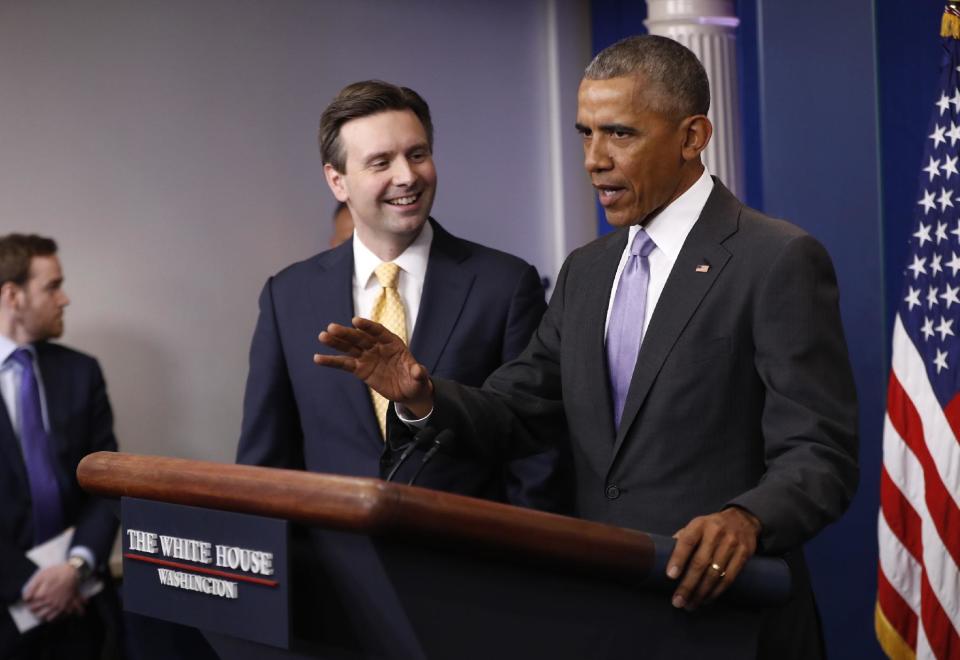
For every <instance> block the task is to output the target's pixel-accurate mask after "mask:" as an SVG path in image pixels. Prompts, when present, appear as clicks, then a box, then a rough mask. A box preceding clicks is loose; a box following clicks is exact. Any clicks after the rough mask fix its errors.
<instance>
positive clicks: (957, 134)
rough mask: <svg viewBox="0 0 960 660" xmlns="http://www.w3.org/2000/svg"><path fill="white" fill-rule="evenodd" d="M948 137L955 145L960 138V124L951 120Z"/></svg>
mask: <svg viewBox="0 0 960 660" xmlns="http://www.w3.org/2000/svg"><path fill="white" fill-rule="evenodd" d="M947 137H948V138H950V146H951V147H952V146H954V145H955V144H956V143H957V140H960V126H957V125H956V124H954V123H953V122H950V130H949V131H947Z"/></svg>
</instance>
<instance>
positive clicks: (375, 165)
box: [370, 158, 387, 170]
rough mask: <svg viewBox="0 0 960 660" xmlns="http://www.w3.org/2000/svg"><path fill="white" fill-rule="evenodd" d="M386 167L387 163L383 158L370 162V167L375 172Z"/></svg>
mask: <svg viewBox="0 0 960 660" xmlns="http://www.w3.org/2000/svg"><path fill="white" fill-rule="evenodd" d="M386 166H387V161H386V160H385V159H383V158H380V159H378V160H374V161H371V162H370V167H372V168H373V169H375V170H382V169H383V168H385V167H386Z"/></svg>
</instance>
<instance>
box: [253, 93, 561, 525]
mask: <svg viewBox="0 0 960 660" xmlns="http://www.w3.org/2000/svg"><path fill="white" fill-rule="evenodd" d="M320 150H321V156H322V158H323V163H324V174H325V176H326V180H327V183H328V184H329V186H330V189H331V190H332V191H333V194H334V196H335V197H336V198H337V200H338V201H340V202H342V203H344V204H345V205H346V207H347V208H348V210H349V213H350V215H352V216H353V221H354V224H355V231H354V234H353V237H352V240H348V241H346V242H345V243H343V244H342V245H340V246H339V247H337V248H335V249H332V250H329V251H327V252H323V253H321V254H319V255H317V256H314V257H312V258H310V259H308V260H306V261H303V262H300V263H296V264H293V265H292V266H290V267H288V268H286V269H285V270H283V271H281V272H280V273H279V274H277V275H276V276H274V277H271V278H270V279H269V280H268V281H267V283H266V285H265V286H264V288H263V291H262V293H261V296H260V318H259V320H258V322H257V327H256V330H255V332H254V336H253V341H252V345H251V348H250V373H249V377H248V379H247V388H246V395H245V397H244V414H243V427H242V431H241V437H240V442H239V448H238V451H237V460H238V462H240V463H247V464H254V465H265V466H273V467H286V468H298V469H307V470H311V471H315V472H327V473H335V474H346V475H356V476H384V474H383V473H384V472H385V471H387V470H385V469H384V468H387V469H389V465H390V463H389V458H390V454H391V452H396V450H397V448H396V447H390V446H388V445H386V444H385V442H384V431H383V428H384V427H383V425H384V418H385V415H386V407H387V402H386V400H384V399H383V398H382V397H379V396H378V395H376V394H374V393H372V392H371V391H370V390H369V389H368V388H367V387H365V386H364V385H363V384H362V383H360V382H358V381H357V380H356V379H354V378H352V377H350V376H349V375H347V374H341V373H337V372H333V371H320V370H317V369H316V368H314V367H313V364H312V361H311V357H312V355H313V353H314V351H315V350H316V337H317V334H318V332H319V331H320V330H321V329H323V328H324V327H326V325H327V324H328V323H330V322H331V321H337V322H340V323H346V322H349V320H350V318H351V317H352V316H354V315H362V316H372V317H374V318H379V319H381V320H382V321H383V322H384V323H391V324H392V326H391V327H393V328H394V330H395V332H396V333H397V334H398V335H400V336H401V337H403V338H404V341H405V343H407V344H408V345H409V347H410V350H411V351H412V352H413V354H414V355H416V356H417V359H418V360H419V361H420V362H422V363H424V364H426V365H428V366H429V367H430V369H431V370H432V371H433V372H434V373H439V374H442V375H444V376H445V377H447V378H452V379H456V380H459V381H461V382H466V383H470V384H473V385H480V384H481V383H482V382H483V381H484V380H485V379H486V377H487V376H488V375H489V374H490V373H492V372H493V370H494V369H496V368H497V367H498V366H500V365H501V364H502V363H503V362H505V361H506V360H509V359H512V358H513V357H516V356H517V355H518V354H519V353H520V351H521V350H522V349H523V347H524V346H526V344H527V341H528V340H529V338H530V335H531V333H532V332H533V330H534V329H535V328H536V326H537V324H538V323H539V321H540V318H541V316H542V315H543V311H544V309H545V308H546V303H545V301H544V293H543V287H542V285H541V283H540V278H539V277H538V275H537V272H536V270H535V269H534V268H533V267H532V266H530V265H529V264H527V263H526V262H524V261H522V260H520V259H518V258H516V257H514V256H511V255H508V254H505V253H503V252H499V251H497V250H492V249H490V248H486V247H483V246H480V245H477V244H476V243H471V242H468V241H465V240H462V239H459V238H456V237H454V236H452V235H451V234H449V233H448V232H447V231H446V230H444V229H443V227H441V226H440V224H439V223H437V222H436V221H435V220H432V219H429V214H430V208H431V206H432V204H433V199H434V195H435V192H436V182H437V175H436V169H435V167H434V162H433V154H432V150H433V126H432V122H431V119H430V110H429V108H428V106H427V104H426V102H425V101H424V100H423V99H422V98H421V97H420V96H419V95H418V94H417V93H416V92H414V91H413V90H410V89H408V88H404V87H397V86H396V85H392V84H389V83H385V82H381V81H364V82H358V83H354V84H352V85H349V86H347V87H345V88H344V89H343V90H342V91H341V92H340V93H339V94H338V95H337V97H336V98H335V99H334V100H333V102H332V103H331V104H330V105H329V106H328V107H327V108H326V110H325V111H324V113H323V116H322V118H321V120H320ZM425 449H426V448H425ZM423 454H424V452H423V451H418V452H417V453H415V454H414V455H413V458H412V460H409V461H408V464H407V465H406V466H405V468H407V467H409V468H410V470H407V471H406V472H401V473H400V474H401V475H403V478H404V479H406V478H407V476H409V475H410V472H411V471H412V470H413V469H415V468H416V467H417V466H419V465H420V463H421V458H422V456H423ZM382 461H383V463H382ZM557 464H558V458H557V452H556V451H555V450H548V451H547V452H546V453H545V454H541V455H537V456H532V457H530V458H527V459H521V460H519V461H516V462H512V463H510V464H509V465H508V466H506V468H505V467H504V465H503V464H502V463H500V462H495V461H478V460H476V459H473V458H471V457H462V456H456V455H452V454H449V453H444V452H441V453H438V454H436V455H435V456H434V457H433V460H432V462H431V463H430V464H429V465H428V466H426V468H425V469H424V471H423V473H422V476H421V478H420V479H419V480H418V482H417V483H418V485H423V486H426V487H431V488H437V489H441V490H447V491H453V492H458V493H462V494H467V495H474V496H482V497H489V498H495V499H503V498H504V497H506V498H507V499H508V500H509V501H511V502H513V503H515V504H519V505H523V506H531V507H536V508H542V509H558V508H562V502H560V501H558V500H557V499H556V498H555V492H556V491H560V490H561V489H560V488H559V487H557V484H556V483H555V481H556V479H555V474H554V473H555V470H556V467H557ZM504 491H506V492H504Z"/></svg>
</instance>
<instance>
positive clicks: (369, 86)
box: [320, 80, 433, 173]
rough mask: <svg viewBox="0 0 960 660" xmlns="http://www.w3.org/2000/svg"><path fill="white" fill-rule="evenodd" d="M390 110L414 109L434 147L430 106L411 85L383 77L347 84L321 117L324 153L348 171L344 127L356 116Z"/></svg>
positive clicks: (321, 146) (337, 167)
mask: <svg viewBox="0 0 960 660" xmlns="http://www.w3.org/2000/svg"><path fill="white" fill-rule="evenodd" d="M388 110H410V111H412V112H413V114H415V115H416V116H417V118H418V119H419V120H420V123H421V124H423V128H424V130H425V131H426V132H427V144H428V146H429V147H430V149H433V122H432V121H431V120H430V106H428V105H427V102H426V101H424V100H423V98H422V97H421V96H420V95H419V94H417V93H416V92H415V91H413V90H412V89H410V88H409V87H398V86H397V85H392V84H390V83H388V82H383V81H382V80H363V81H361V82H355V83H353V84H351V85H347V86H346V87H344V88H343V89H341V90H340V93H339V94H337V96H336V97H335V98H334V99H333V101H331V102H330V105H328V106H327V108H326V110H324V111H323V115H321V117H320V157H321V158H322V159H323V162H324V164H328V163H329V164H330V165H332V166H333V168H334V169H335V170H337V171H338V172H340V173H344V172H346V171H347V158H346V154H344V153H343V145H342V144H340V127H341V126H343V125H344V124H346V123H347V122H348V121H351V120H353V119H359V118H360V117H367V116H370V115H375V114H377V113H380V112H386V111H388Z"/></svg>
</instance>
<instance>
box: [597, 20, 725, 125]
mask: <svg viewBox="0 0 960 660" xmlns="http://www.w3.org/2000/svg"><path fill="white" fill-rule="evenodd" d="M625 76H640V77H642V78H643V80H644V81H645V82H646V83H649V84H650V85H652V86H655V87H656V88H657V91H658V93H656V94H652V95H649V96H647V97H646V99H647V102H648V103H650V108H651V109H652V110H656V111H657V112H662V113H664V114H666V115H670V116H672V117H674V118H675V119H682V118H683V117H689V116H691V115H705V114H707V111H708V110H709V109H710V82H709V81H708V80H707V72H706V71H705V70H704V68H703V65H702V64H701V63H700V60H698V59H697V56H696V55H694V54H693V52H692V51H691V50H690V49H689V48H687V47H686V46H684V45H682V44H680V43H678V42H676V41H674V40H673V39H667V38H666V37H660V36H656V35H652V34H644V35H639V36H634V37H627V38H626V39H621V40H620V41H618V42H617V43H615V44H613V45H612V46H608V47H607V48H604V49H603V50H602V51H600V52H599V53H598V54H597V56H596V57H594V58H593V61H592V62H590V64H589V66H587V70H586V71H584V73H583V77H584V78H586V79H587V80H609V79H610V78H622V77H625Z"/></svg>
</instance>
